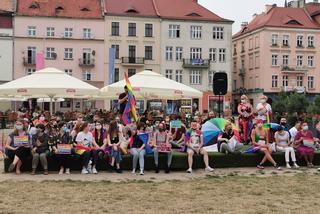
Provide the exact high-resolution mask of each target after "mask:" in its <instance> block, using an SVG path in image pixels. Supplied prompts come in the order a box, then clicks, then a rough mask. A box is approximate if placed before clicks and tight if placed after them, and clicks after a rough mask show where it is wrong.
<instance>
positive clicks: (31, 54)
mask: <svg viewBox="0 0 320 214" xmlns="http://www.w3.org/2000/svg"><path fill="white" fill-rule="evenodd" d="M27 50H28V56H27V63H28V64H36V52H37V49H36V47H28V49H27Z"/></svg>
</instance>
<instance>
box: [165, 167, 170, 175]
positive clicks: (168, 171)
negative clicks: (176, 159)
mask: <svg viewBox="0 0 320 214" xmlns="http://www.w3.org/2000/svg"><path fill="white" fill-rule="evenodd" d="M164 172H165V173H166V174H169V173H170V166H167V167H166V169H165V170H164Z"/></svg>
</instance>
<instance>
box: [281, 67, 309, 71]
mask: <svg viewBox="0 0 320 214" xmlns="http://www.w3.org/2000/svg"><path fill="white" fill-rule="evenodd" d="M308 70H309V67H308V66H289V65H282V66H281V71H283V72H291V73H304V72H307V71H308Z"/></svg>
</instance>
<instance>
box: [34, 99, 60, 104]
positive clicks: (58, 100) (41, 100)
mask: <svg viewBox="0 0 320 214" xmlns="http://www.w3.org/2000/svg"><path fill="white" fill-rule="evenodd" d="M50 101H51V100H50V98H38V99H37V103H48V102H50ZM64 101H65V99H64V98H54V99H52V102H57V103H60V102H64Z"/></svg>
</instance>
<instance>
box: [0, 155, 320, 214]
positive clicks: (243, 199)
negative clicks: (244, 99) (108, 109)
mask: <svg viewBox="0 0 320 214" xmlns="http://www.w3.org/2000/svg"><path fill="white" fill-rule="evenodd" d="M0 166H1V167H2V166H3V162H2V161H0ZM0 170H1V171H3V170H2V169H0ZM0 192H1V194H2V197H1V198H0V213H72V212H74V213H246V214H247V213H249V214H250V213H297V214H303V213H319V208H320V172H318V171H317V170H316V169H313V170H309V169H305V168H303V169H301V170H282V171H275V170H274V169H272V168H268V169H266V170H264V171H258V170H256V169H254V168H250V169H248V168H246V169H242V168H241V169H217V170H216V172H214V173H210V174H206V173H204V172H203V171H202V170H198V171H197V172H195V173H193V174H192V175H188V174H186V173H184V172H173V173H171V174H170V175H166V174H164V173H163V172H162V173H161V174H159V175H156V174H154V173H153V172H146V175H145V176H139V175H131V174H130V172H125V173H124V174H122V175H118V174H110V173H103V172H101V173H99V175H80V174H79V173H75V172H74V174H72V175H69V176H67V175H63V176H59V175H57V174H53V173H51V174H50V175H49V176H44V175H37V176H31V175H28V174H24V175H22V176H15V175H13V174H4V173H2V174H0Z"/></svg>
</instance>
